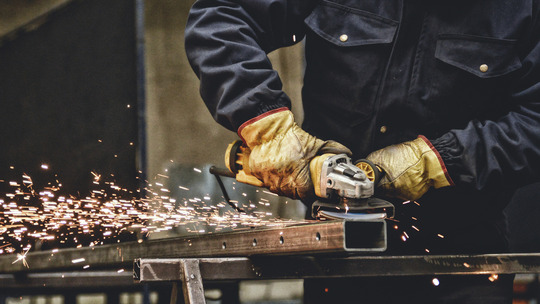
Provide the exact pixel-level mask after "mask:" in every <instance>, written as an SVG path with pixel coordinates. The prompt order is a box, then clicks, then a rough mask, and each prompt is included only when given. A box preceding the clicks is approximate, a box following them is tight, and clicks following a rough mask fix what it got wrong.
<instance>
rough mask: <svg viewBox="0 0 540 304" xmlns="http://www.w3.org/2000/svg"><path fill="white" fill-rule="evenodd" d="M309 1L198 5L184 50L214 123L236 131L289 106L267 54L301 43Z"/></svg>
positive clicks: (210, 0) (212, 0)
mask: <svg viewBox="0 0 540 304" xmlns="http://www.w3.org/2000/svg"><path fill="white" fill-rule="evenodd" d="M309 2H310V1H309V0H198V1H197V2H196V3H195V4H194V5H193V7H192V8H191V11H190V15H189V17H188V22H187V26H186V32H185V48H186V53H187V56H188V60H189V62H190V64H191V67H192V68H193V70H194V71H195V73H196V74H197V77H199V79H200V93H201V96H202V98H203V100H204V102H205V103H206V106H207V107H208V109H209V110H210V112H211V113H212V115H213V116H214V119H215V120H216V121H217V122H219V123H220V124H221V125H223V126H224V127H226V128H228V129H230V130H233V131H236V130H237V129H238V127H239V126H240V125H241V124H242V123H244V122H245V121H247V120H249V119H251V118H253V117H256V116H258V115H260V114H262V113H265V112H267V111H270V110H273V109H277V108H280V107H289V108H290V105H291V102H290V99H289V97H288V96H286V94H285V93H284V92H283V91H282V84H281V80H280V79H279V76H278V75H277V72H276V71H275V70H273V69H272V65H271V63H270V61H269V60H268V57H267V55H266V54H267V53H269V52H271V51H273V50H275V49H277V48H280V47H285V46H290V45H292V44H294V43H296V42H297V41H300V40H302V39H303V36H304V30H303V27H304V26H303V19H304V17H305V15H306V13H307V12H308V10H309V9H310V8H309V6H310V4H309Z"/></svg>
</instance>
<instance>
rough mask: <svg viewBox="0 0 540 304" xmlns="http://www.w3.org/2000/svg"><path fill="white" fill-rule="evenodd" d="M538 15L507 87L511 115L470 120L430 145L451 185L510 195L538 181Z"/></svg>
mask: <svg viewBox="0 0 540 304" xmlns="http://www.w3.org/2000/svg"><path fill="white" fill-rule="evenodd" d="M539 18H540V13H539V12H538V11H537V12H536V19H535V21H534V22H535V23H533V24H535V25H534V26H533V27H532V30H531V31H530V35H528V37H529V38H528V39H527V40H526V41H524V42H523V43H522V45H524V48H523V51H522V54H521V55H520V57H521V61H522V70H521V71H520V72H519V73H518V75H517V76H516V79H515V82H513V83H512V84H511V85H510V87H509V88H510V92H509V97H508V102H509V103H511V105H512V106H511V107H512V110H511V111H510V112H508V113H506V114H504V115H503V116H502V117H499V118H498V119H494V120H485V121H480V120H473V121H470V122H469V123H468V125H467V126H466V127H465V128H464V129H462V130H451V131H450V132H448V133H446V134H445V135H443V136H442V137H440V138H438V139H435V140H433V141H432V143H433V145H434V147H435V148H436V149H437V151H438V152H439V153H440V155H441V158H442V159H443V161H444V163H445V165H446V167H447V169H448V173H449V174H450V176H451V177H452V179H453V180H454V182H455V183H456V185H460V184H461V185H466V186H470V187H474V188H475V189H476V190H480V191H484V190H485V191H491V190H496V189H507V190H508V189H515V188H517V187H520V186H523V185H525V184H528V183H532V182H535V181H538V180H540V20H539Z"/></svg>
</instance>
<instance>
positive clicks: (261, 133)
mask: <svg viewBox="0 0 540 304" xmlns="http://www.w3.org/2000/svg"><path fill="white" fill-rule="evenodd" d="M294 124H295V122H294V116H293V113H292V112H291V111H290V110H289V108H287V107H281V108H278V109H275V110H271V111H268V112H266V113H263V114H261V115H259V116H257V117H254V118H252V119H250V120H248V121H246V122H245V123H243V124H242V125H241V126H240V128H238V136H240V138H241V139H242V141H244V143H246V145H247V146H248V147H250V148H252V147H253V146H257V145H260V144H261V143H264V142H267V141H270V140H272V139H273V138H275V137H276V136H277V135H278V134H283V133H285V132H286V131H287V130H289V129H290V128H292V127H293V126H294Z"/></svg>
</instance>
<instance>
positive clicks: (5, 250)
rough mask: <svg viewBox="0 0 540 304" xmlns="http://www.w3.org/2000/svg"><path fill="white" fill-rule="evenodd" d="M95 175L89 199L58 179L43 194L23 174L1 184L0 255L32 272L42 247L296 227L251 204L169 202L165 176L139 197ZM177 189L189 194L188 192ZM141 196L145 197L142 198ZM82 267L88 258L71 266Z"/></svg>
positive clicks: (208, 200) (189, 199) (147, 186)
mask: <svg viewBox="0 0 540 304" xmlns="http://www.w3.org/2000/svg"><path fill="white" fill-rule="evenodd" d="M44 166H46V165H43V166H42V168H43V169H45V168H44ZM46 168H47V169H48V166H46ZM12 170H14V168H13V169H12ZM194 170H195V171H197V170H198V171H200V170H199V169H196V168H194ZM198 171H197V172H198ZM201 172H202V171H201ZM91 174H92V176H93V181H92V189H91V190H90V193H89V194H88V195H86V196H84V195H77V196H76V195H70V194H65V193H62V191H63V190H62V184H61V183H60V181H59V180H58V178H57V177H56V176H55V178H54V181H53V182H48V183H47V186H46V187H41V189H37V186H36V185H35V183H34V181H33V180H32V178H31V177H30V176H29V175H28V174H21V177H20V180H17V179H15V180H9V181H5V179H1V180H0V186H2V189H7V191H6V192H7V193H0V235H1V237H0V254H9V253H17V252H23V253H19V254H17V259H16V261H15V262H18V261H21V262H22V263H23V265H25V267H28V264H27V263H26V259H25V257H26V253H27V252H28V251H29V250H30V248H31V247H36V246H34V245H35V244H38V243H39V245H40V247H41V249H52V248H54V249H53V251H52V254H54V253H55V252H58V248H59V247H62V248H63V247H69V248H75V247H76V248H81V247H83V246H95V245H102V244H110V243H116V242H120V241H123V240H128V241H138V242H143V240H142V239H141V234H143V235H149V234H151V233H157V232H164V231H169V230H171V229H173V228H176V227H182V229H183V230H184V231H187V232H188V233H194V234H201V233H214V232H220V231H230V230H236V229H245V228H248V227H259V226H270V227H273V226H279V225H290V224H295V223H298V221H294V220H287V219H276V218H272V213H271V212H267V211H266V210H261V211H258V210H257V206H258V205H257V204H253V203H251V202H250V201H247V202H243V201H242V202H239V201H234V203H235V205H237V206H243V208H244V209H245V210H246V212H243V213H238V212H237V211H235V210H233V209H231V207H230V206H229V205H228V204H227V203H226V202H225V201H223V198H219V199H220V200H221V201H217V202H216V201H213V199H212V198H211V197H210V195H208V194H205V195H204V196H200V197H202V198H203V199H201V198H198V197H184V198H182V199H177V198H171V197H169V193H170V192H171V191H170V190H169V189H168V188H167V186H166V184H167V183H166V182H167V181H168V179H169V177H168V176H166V175H163V174H160V175H158V176H157V177H156V179H157V180H155V181H153V184H150V183H148V182H145V183H144V184H145V186H144V187H142V189H137V190H136V191H132V190H128V189H125V188H123V187H122V186H120V185H118V184H117V183H116V182H115V181H114V180H108V179H110V178H112V177H114V175H113V174H110V175H109V176H110V177H107V176H105V175H102V174H98V173H96V172H91ZM174 187H178V188H179V189H182V190H184V191H189V188H188V187H185V186H178V185H176V186H174ZM264 192H265V193H268V194H271V195H273V196H275V194H273V193H271V192H267V191H264ZM140 193H146V196H145V197H143V198H138V197H137V196H138V195H140ZM182 193H188V194H189V192H182ZM241 197H244V196H241ZM261 200H262V201H263V203H262V204H261V205H262V206H265V205H266V206H269V205H270V203H269V202H268V200H267V199H261ZM15 262H14V263H15ZM82 262H84V258H82V259H75V260H73V261H72V263H82Z"/></svg>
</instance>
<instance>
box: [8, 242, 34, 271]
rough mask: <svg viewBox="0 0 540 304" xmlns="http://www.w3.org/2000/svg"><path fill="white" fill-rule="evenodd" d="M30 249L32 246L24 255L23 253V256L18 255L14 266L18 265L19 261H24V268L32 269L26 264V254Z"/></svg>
mask: <svg viewBox="0 0 540 304" xmlns="http://www.w3.org/2000/svg"><path fill="white" fill-rule="evenodd" d="M30 248H31V246H28V247H27V248H26V250H25V251H24V253H22V254H21V253H17V259H16V260H15V261H14V262H13V263H12V264H15V263H17V262H18V261H22V264H23V266H24V267H26V268H30V267H29V266H28V262H26V254H27V253H28V251H29V250H30Z"/></svg>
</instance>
